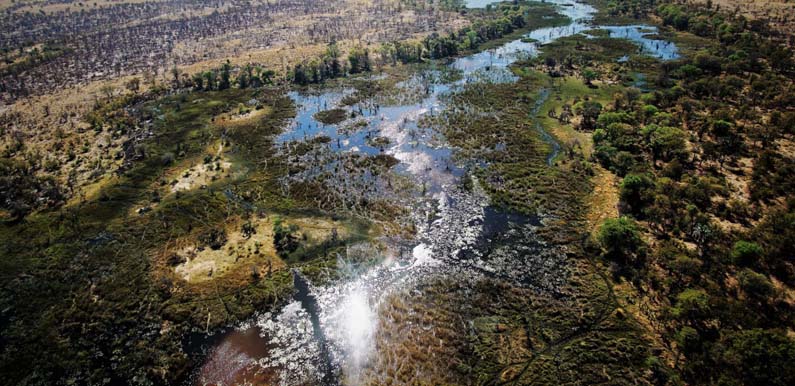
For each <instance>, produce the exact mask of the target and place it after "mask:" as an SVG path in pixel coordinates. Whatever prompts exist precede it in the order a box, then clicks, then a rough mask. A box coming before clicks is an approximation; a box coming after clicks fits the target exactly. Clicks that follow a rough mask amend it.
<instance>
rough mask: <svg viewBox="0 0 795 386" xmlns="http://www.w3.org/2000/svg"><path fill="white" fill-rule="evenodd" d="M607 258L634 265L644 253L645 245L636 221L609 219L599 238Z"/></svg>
mask: <svg viewBox="0 0 795 386" xmlns="http://www.w3.org/2000/svg"><path fill="white" fill-rule="evenodd" d="M597 238H598V240H599V243H600V244H601V246H602V248H603V249H604V250H605V256H607V257H609V258H611V259H614V260H616V261H618V262H619V263H622V264H634V263H635V262H637V261H638V259H637V258H638V257H639V256H642V254H643V253H644V248H645V243H644V241H643V239H642V238H641V236H640V231H639V230H638V226H637V224H636V223H635V221H634V220H632V219H631V218H629V217H625V216H622V217H619V218H614V219H607V220H605V221H604V222H603V223H602V227H601V228H600V229H599V234H598V236H597Z"/></svg>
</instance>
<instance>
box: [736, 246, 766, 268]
mask: <svg viewBox="0 0 795 386" xmlns="http://www.w3.org/2000/svg"><path fill="white" fill-rule="evenodd" d="M763 254H764V251H763V250H762V247H761V246H759V244H757V243H754V242H751V241H745V240H740V241H738V242H736V243H734V247H733V248H732V254H731V256H732V260H733V261H734V263H735V264H738V265H742V266H751V265H754V264H756V263H758V262H759V260H760V259H761V258H762V255H763Z"/></svg>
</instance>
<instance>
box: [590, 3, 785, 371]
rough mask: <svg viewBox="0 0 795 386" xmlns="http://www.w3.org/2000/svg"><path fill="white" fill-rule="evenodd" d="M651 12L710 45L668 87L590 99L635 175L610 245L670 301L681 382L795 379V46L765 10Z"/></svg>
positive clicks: (604, 160) (623, 263) (617, 161)
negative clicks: (773, 32)
mask: <svg viewBox="0 0 795 386" xmlns="http://www.w3.org/2000/svg"><path fill="white" fill-rule="evenodd" d="M633 4H634V3H633ZM638 8H640V9H641V10H644V9H648V8H643V6H640V5H639V6H638ZM619 12H628V13H630V14H632V15H633V16H637V10H636V9H634V8H632V7H627V6H624V7H623V8H622V9H621V10H620V11H619ZM650 12H652V13H653V14H654V15H656V16H659V17H660V18H661V20H662V22H663V23H664V24H665V25H668V26H671V27H673V28H675V29H676V30H677V31H686V32H689V33H692V34H694V35H696V36H700V37H704V38H706V39H708V40H709V42H710V44H709V48H707V49H704V50H702V51H699V52H697V53H696V54H695V55H693V56H691V57H686V58H683V59H681V60H676V61H672V62H669V63H664V64H661V65H660V66H659V68H658V71H657V75H656V78H655V79H654V88H655V90H657V91H654V92H651V93H645V94H641V93H640V92H639V90H637V89H632V88H630V89H627V90H626V91H624V92H623V93H621V94H619V95H616V96H615V98H614V100H613V102H612V103H611V104H609V105H606V106H601V105H599V104H596V105H593V104H594V102H590V103H591V104H592V105H591V106H588V104H589V102H587V101H586V102H582V103H583V105H584V106H583V107H582V111H583V114H590V115H592V116H591V117H584V119H583V121H582V122H583V124H582V125H581V128H582V129H584V130H593V139H594V144H595V153H594V157H595V159H596V160H597V161H598V162H599V163H600V164H602V165H604V166H605V167H606V168H608V169H610V170H611V171H613V172H614V173H616V174H617V175H618V176H620V177H621V178H622V181H621V185H620V195H621V212H622V214H623V217H621V218H619V219H616V220H611V221H608V222H607V223H606V224H605V225H604V226H603V228H602V230H601V233H600V234H599V242H600V243H601V244H602V246H603V247H604V248H605V250H606V254H605V258H607V259H609V260H610V261H611V262H612V263H613V264H614V269H615V274H616V275H617V276H622V277H625V278H626V279H627V280H630V281H632V282H633V283H635V285H636V286H638V288H640V289H641V291H644V292H648V293H649V295H650V298H651V299H654V300H655V302H659V303H658V304H657V306H658V307H659V309H658V310H657V311H656V312H657V315H658V316H657V317H658V318H660V319H661V320H662V322H663V323H662V326H664V327H663V334H664V335H665V336H666V339H668V340H670V341H673V342H676V346H677V350H678V352H679V353H680V354H681V357H678V358H677V360H676V365H675V368H676V370H677V371H680V373H679V374H680V375H677V377H679V376H681V378H679V379H680V381H683V382H686V383H688V384H723V385H734V384H747V385H761V384H766V385H774V384H775V385H787V384H792V383H793V382H795V371H793V369H792V366H791V364H792V363H793V361H795V342H793V340H792V337H791V335H790V333H788V331H790V332H791V331H792V330H791V329H792V326H793V323H795V320H793V315H795V304H793V303H792V299H791V291H792V290H791V288H792V286H793V285H795V249H793V248H792V246H793V245H795V239H794V238H793V237H795V233H794V231H795V201H793V188H795V186H793V185H792V181H795V159H794V158H793V156H794V154H793V153H792V147H791V144H792V139H793V135H795V110H793V106H795V100H793V98H794V97H795V82H793V75H795V65H794V63H793V56H792V51H791V50H789V49H788V48H786V47H784V46H782V45H780V44H779V43H778V42H777V39H776V36H772V37H771V36H770V35H769V33H770V31H768V30H767V29H766V28H765V24H764V23H763V22H759V21H755V22H749V21H748V20H746V19H745V18H743V17H741V16H732V15H730V14H727V13H724V12H716V11H715V10H714V9H705V8H703V7H696V6H685V5H661V6H659V7H657V8H654V9H652V10H650ZM586 122H588V124H585V123H586ZM738 180H740V181H746V184H745V185H744V184H742V183H741V184H739V185H738V184H737V183H736V181H738ZM733 182H734V183H733ZM665 378H666V379H661V380H660V381H665V380H668V381H670V380H671V379H668V378H667V377H665Z"/></svg>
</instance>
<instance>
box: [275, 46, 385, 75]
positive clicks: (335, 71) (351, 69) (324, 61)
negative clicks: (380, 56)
mask: <svg viewBox="0 0 795 386" xmlns="http://www.w3.org/2000/svg"><path fill="white" fill-rule="evenodd" d="M370 70H372V59H371V58H370V50H368V49H367V48H361V47H354V48H353V49H351V51H350V52H349V53H348V58H347V60H346V59H345V58H342V54H341V53H340V50H339V48H338V47H337V45H336V44H334V43H332V44H330V45H329V46H328V47H327V48H326V52H325V54H324V55H323V56H322V57H320V58H316V59H313V60H310V61H308V62H304V63H299V64H296V65H295V67H293V69H292V71H291V72H290V74H289V75H288V78H289V79H290V81H291V82H292V83H295V84H300V85H305V84H310V83H320V82H322V81H324V80H326V79H334V78H338V77H341V76H344V75H346V74H358V73H361V72H367V71H370Z"/></svg>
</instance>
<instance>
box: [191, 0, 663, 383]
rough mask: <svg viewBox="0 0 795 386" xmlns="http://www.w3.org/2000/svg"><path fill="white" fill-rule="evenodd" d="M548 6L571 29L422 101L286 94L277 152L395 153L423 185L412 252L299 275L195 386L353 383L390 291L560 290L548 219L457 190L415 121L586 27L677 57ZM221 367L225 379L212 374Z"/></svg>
mask: <svg viewBox="0 0 795 386" xmlns="http://www.w3.org/2000/svg"><path fill="white" fill-rule="evenodd" d="M552 2H553V3H556V4H566V5H567V6H562V7H561V12H562V13H563V14H565V15H566V16H568V17H569V18H570V19H571V20H572V22H571V23H570V24H569V25H566V26H562V27H551V28H542V29H538V30H535V31H532V32H530V33H528V34H527V35H526V36H527V37H529V38H532V39H535V40H536V42H533V43H529V42H523V41H521V40H514V41H511V42H508V43H506V44H504V45H502V46H500V47H498V48H496V49H492V50H487V51H483V52H479V53H476V54H473V55H469V56H465V57H460V58H457V59H455V60H454V61H453V62H452V63H451V64H450V65H449V66H450V68H451V69H453V70H456V71H459V72H460V75H461V76H460V77H459V78H458V80H456V81H453V82H442V81H439V78H440V77H439V76H438V74H436V73H434V70H433V69H428V70H422V71H419V72H418V73H416V74H414V75H413V77H412V78H411V79H409V80H408V81H406V82H404V83H403V84H401V85H399V86H400V87H404V88H406V90H411V92H413V93H415V94H418V95H420V96H421V98H419V101H417V102H416V103H414V102H412V103H397V104H391V105H386V104H385V105H383V106H381V105H378V104H377V103H375V102H373V101H365V102H360V103H356V104H353V105H351V106H345V105H343V104H342V103H341V102H342V101H343V99H344V98H345V97H346V96H349V95H351V94H352V93H353V92H354V90H352V89H341V90H340V89H337V90H320V91H302V92H299V91H295V92H291V93H290V96H291V97H292V98H293V100H294V101H295V103H296V105H297V106H298V111H297V116H296V118H295V119H294V121H293V122H292V123H291V124H290V126H289V127H288V129H287V130H286V131H285V132H284V133H283V134H281V135H280V136H279V137H278V138H277V143H279V144H280V145H281V146H290V144H291V143H293V142H295V141H305V140H308V139H312V138H315V137H318V136H325V137H328V138H330V141H329V142H328V143H327V146H328V150H329V151H330V152H332V153H339V154H344V153H361V154H366V155H376V154H379V153H385V154H389V155H392V156H393V157H395V158H396V159H398V160H399V161H400V163H399V164H398V165H397V166H395V169H396V170H397V171H398V172H399V173H403V174H405V175H407V176H409V177H410V178H412V179H413V181H415V183H416V184H417V185H418V186H420V185H422V186H427V187H428V189H427V190H428V194H427V196H424V197H417V199H416V200H415V202H414V204H413V205H414V206H413V207H412V208H411V209H412V213H413V218H414V221H415V223H416V224H417V235H416V239H415V241H413V244H411V245H389V246H388V247H389V248H387V250H386V251H382V250H376V249H374V248H373V247H372V246H370V245H367V244H360V245H353V246H351V247H349V248H348V252H347V254H346V255H347V258H343V257H340V259H339V261H338V269H339V270H340V271H341V272H344V275H343V276H344V279H342V280H338V281H335V282H334V283H333V284H330V285H326V286H314V285H313V284H312V283H310V282H306V281H304V280H303V279H302V278H300V276H299V277H297V278H296V283H297V288H298V293H297V295H296V297H295V300H294V301H293V302H291V303H289V304H288V305H287V306H285V307H284V308H283V309H281V310H278V311H277V312H273V313H264V314H261V315H258V316H257V317H255V318H253V319H252V320H251V321H250V322H249V323H247V324H246V325H244V326H240V330H241V332H239V333H237V334H230V335H229V337H228V339H223V340H222V342H221V343H220V344H219V345H218V346H216V348H215V349H214V350H213V351H211V355H210V357H209V359H208V361H207V363H206V364H205V365H204V367H203V368H202V369H201V370H200V372H199V375H200V376H197V377H194V383H196V384H201V383H202V379H203V378H202V377H205V375H206V374H215V375H213V376H212V377H210V378H204V379H205V380H206V379H213V380H219V381H220V383H222V384H229V383H227V380H228V379H240V378H239V376H240V374H243V375H244V376H245V375H250V374H268V375H269V376H272V377H275V378H273V379H277V380H278V383H279V384H284V385H298V384H330V383H331V384H333V383H348V384H357V383H359V380H360V376H361V374H362V371H363V369H364V368H366V366H367V364H368V363H370V361H371V360H372V356H373V355H375V354H374V353H375V350H374V345H375V342H374V336H375V334H376V329H377V326H378V318H379V314H378V309H379V306H380V305H381V303H382V301H383V300H384V299H385V298H386V295H387V294H389V293H394V292H395V291H397V290H399V289H406V288H412V286H416V285H418V283H420V282H422V280H423V279H424V278H428V277H434V276H439V275H443V276H446V277H458V278H463V279H461V280H475V279H477V278H478V277H496V278H499V279H502V280H509V281H513V282H516V283H521V285H526V286H534V287H537V288H545V289H549V290H551V291H554V288H555V287H556V286H559V285H560V280H561V279H560V278H561V275H560V274H558V275H556V274H555V273H560V272H562V271H565V270H566V268H565V267H564V266H562V265H561V264H562V262H563V261H564V259H563V258H562V257H561V256H562V254H563V252H561V251H558V250H555V249H553V248H550V247H547V246H546V245H544V244H543V242H540V241H539V239H538V238H537V237H536V236H535V229H537V228H538V227H541V226H543V222H544V219H543V218H533V219H531V218H526V217H522V216H517V215H511V214H505V213H502V212H500V211H498V210H495V209H494V208H491V207H490V206H489V205H490V204H489V199H488V197H487V196H486V194H485V193H484V192H482V191H479V189H477V187H476V188H475V189H474V191H472V192H467V191H464V190H462V189H460V188H459V187H458V186H457V184H456V182H457V181H458V179H459V178H460V177H461V175H462V174H463V171H464V169H465V166H464V165H459V164H457V163H456V162H454V160H453V159H452V155H453V153H454V149H451V148H450V147H449V146H448V145H447V144H446V142H445V140H444V138H443V137H442V136H441V135H440V134H439V133H438V132H436V131H435V130H433V129H432V128H422V127H420V126H419V125H418V120H419V119H420V118H421V117H422V116H423V115H426V114H435V113H437V112H440V111H442V109H444V104H443V102H442V101H443V100H444V98H443V96H444V95H445V94H447V93H451V92H455V91H456V90H458V89H459V88H461V87H464V86H465V85H466V84H467V83H471V82H512V81H514V80H515V77H514V76H513V75H512V74H511V73H510V71H508V69H507V68H508V66H510V65H511V64H512V63H514V62H515V61H516V60H518V59H520V58H523V57H526V56H532V55H536V54H537V50H538V47H539V45H543V44H545V43H549V42H552V41H554V40H555V39H558V38H561V37H565V36H571V35H574V34H577V33H582V32H585V31H587V30H592V29H597V28H602V29H607V30H609V31H611V35H612V36H614V37H622V38H627V39H630V40H632V41H634V42H636V43H638V45H639V47H642V48H639V53H642V54H646V55H652V56H656V57H659V58H661V59H665V60H667V59H672V58H675V57H676V56H677V48H676V46H675V45H674V44H673V43H668V42H664V41H660V40H653V39H649V35H651V34H654V33H655V32H656V29H654V27H650V26H622V27H614V26H606V27H601V26H594V25H592V24H590V23H589V21H590V20H591V18H592V15H593V13H594V12H595V10H594V9H593V8H592V7H591V6H589V5H585V4H581V3H573V2H570V1H552ZM487 3H490V1H488V0H469V1H468V2H467V4H468V5H469V6H470V7H476V6H485V4H487ZM539 95H540V98H539V102H538V104H537V105H536V108H535V109H534V110H532V111H528V117H529V118H530V119H534V117H535V115H536V114H537V113H538V109H539V108H540V105H541V104H542V103H543V100H545V98H546V97H547V96H548V91H546V90H541V91H540V94H539ZM332 108H344V109H345V110H346V111H347V113H348V116H349V118H348V119H346V120H345V121H344V122H342V123H340V124H336V125H325V124H323V123H320V122H318V121H317V120H316V119H315V118H314V115H315V114H316V113H317V112H319V111H323V110H328V109H332ZM536 128H537V129H538V130H539V131H540V133H541V136H542V138H544V140H545V141H547V142H549V144H550V148H551V152H550V154H549V156H548V158H547V162H548V163H549V164H550V165H551V164H552V162H553V159H554V158H555V156H556V155H557V153H558V151H559V149H560V146H559V145H558V143H557V142H556V140H555V139H554V138H553V137H552V136H551V135H549V134H548V133H546V132H544V131H543V128H542V127H541V126H540V125H536ZM376 136H377V137H383V138H387V139H388V140H389V144H388V145H384V146H374V145H373V142H372V141H371V139H372V138H374V137H376ZM320 167H321V168H323V167H326V168H327V167H329V166H328V165H326V166H320ZM506 245H507V246H509V247H505V246H506ZM362 260H369V261H377V262H378V263H376V264H370V265H368V266H367V267H365V268H362V266H361V265H360V264H358V263H354V262H359V261H362ZM252 331H254V334H255V336H252V335H251V334H252ZM241 336H242V337H251V339H250V340H251V342H255V343H251V342H245V343H244V344H241V343H240V339H241V338H240V337H241ZM250 344H259V345H263V346H267V350H262V351H254V352H252V351H248V349H247V348H246V347H247V346H248V345H250ZM237 346H241V347H239V348H238V347H237ZM241 352H242V353H243V354H244V355H243V356H242V358H243V359H244V360H245V362H246V364H247V365H246V366H244V367H242V369H243V370H241V366H240V364H239V363H240V360H238V359H240V358H241V354H240V353H241ZM224 355H227V356H228V358H224ZM235 358H237V359H235ZM252 363H253V364H252ZM224 364H226V365H227V366H228V373H229V374H228V376H224V375H223V371H219V370H218V369H219V367H223V366H224ZM252 368H254V370H252ZM236 374H237V375H236Z"/></svg>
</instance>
